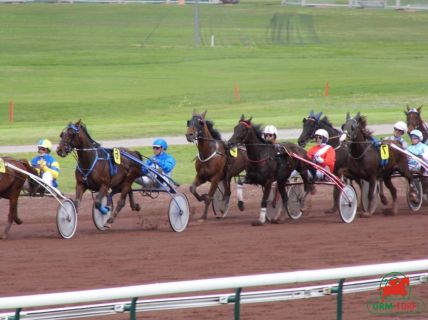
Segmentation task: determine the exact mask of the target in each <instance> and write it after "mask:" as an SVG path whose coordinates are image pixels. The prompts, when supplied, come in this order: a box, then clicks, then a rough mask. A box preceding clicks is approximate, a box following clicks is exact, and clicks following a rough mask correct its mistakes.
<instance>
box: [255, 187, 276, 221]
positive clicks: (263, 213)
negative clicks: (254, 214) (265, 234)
mask: <svg viewBox="0 0 428 320" xmlns="http://www.w3.org/2000/svg"><path fill="white" fill-rule="evenodd" d="M271 188H272V181H269V182H268V183H266V184H265V185H264V190H263V198H262V202H261V204H260V215H259V220H256V221H253V222H252V223H251V225H253V226H262V225H263V224H264V223H265V222H266V206H267V199H268V197H269V194H270V189H271Z"/></svg>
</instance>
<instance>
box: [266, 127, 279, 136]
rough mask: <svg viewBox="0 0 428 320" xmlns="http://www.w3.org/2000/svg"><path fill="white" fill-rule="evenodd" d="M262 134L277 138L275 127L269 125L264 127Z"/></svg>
mask: <svg viewBox="0 0 428 320" xmlns="http://www.w3.org/2000/svg"><path fill="white" fill-rule="evenodd" d="M263 134H274V135H276V136H278V130H277V129H276V128H275V126H272V125H269V126H266V127H265V130H264V131H263Z"/></svg>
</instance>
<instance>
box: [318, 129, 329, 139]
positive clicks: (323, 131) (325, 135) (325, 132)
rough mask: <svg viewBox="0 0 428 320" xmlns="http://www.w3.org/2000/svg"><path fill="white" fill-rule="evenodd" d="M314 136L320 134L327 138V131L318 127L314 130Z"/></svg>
mask: <svg viewBox="0 0 428 320" xmlns="http://www.w3.org/2000/svg"><path fill="white" fill-rule="evenodd" d="M315 136H321V137H324V138H326V139H328V132H327V131H325V130H324V129H318V130H317V131H315Z"/></svg>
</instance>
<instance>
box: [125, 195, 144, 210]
mask: <svg viewBox="0 0 428 320" xmlns="http://www.w3.org/2000/svg"><path fill="white" fill-rule="evenodd" d="M128 195H129V204H130V206H131V209H132V211H140V210H141V206H140V205H139V204H138V203H136V202H135V197H134V192H132V190H130V191H129V192H128Z"/></svg>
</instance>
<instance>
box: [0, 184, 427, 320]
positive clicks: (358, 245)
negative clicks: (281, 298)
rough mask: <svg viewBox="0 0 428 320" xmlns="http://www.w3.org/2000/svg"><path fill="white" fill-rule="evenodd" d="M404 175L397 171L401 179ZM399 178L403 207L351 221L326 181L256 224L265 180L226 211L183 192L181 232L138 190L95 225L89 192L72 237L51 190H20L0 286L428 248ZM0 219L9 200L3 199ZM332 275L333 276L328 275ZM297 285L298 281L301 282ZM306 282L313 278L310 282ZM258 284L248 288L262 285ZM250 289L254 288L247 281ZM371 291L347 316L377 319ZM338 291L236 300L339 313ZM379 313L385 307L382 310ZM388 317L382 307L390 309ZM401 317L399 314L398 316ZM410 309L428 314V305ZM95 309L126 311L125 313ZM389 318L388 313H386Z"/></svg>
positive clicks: (251, 270) (218, 314)
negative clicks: (269, 221) (61, 228)
mask: <svg viewBox="0 0 428 320" xmlns="http://www.w3.org/2000/svg"><path fill="white" fill-rule="evenodd" d="M400 180H401V179H400ZM400 183H401V188H400V190H401V192H400V197H399V208H400V210H399V214H398V215H396V216H386V215H383V214H382V210H381V208H380V210H378V212H377V213H376V214H375V215H374V216H373V217H371V218H356V220H355V221H354V222H353V223H351V224H344V223H342V222H341V220H340V218H339V216H338V215H337V214H336V215H327V214H324V213H323V211H324V210H325V209H328V208H329V207H330V204H331V193H332V190H331V187H322V186H320V187H317V188H318V190H317V194H316V195H314V196H312V200H311V201H312V210H311V211H310V213H309V214H308V215H306V216H303V217H302V218H301V219H300V220H298V221H291V220H290V219H287V220H286V222H285V223H284V224H281V225H265V226H262V227H252V226H251V225H250V223H251V221H252V220H254V219H256V218H257V217H258V212H259V201H260V197H261V189H260V188H256V187H253V186H246V189H245V200H246V210H245V211H244V212H239V211H238V209H237V208H236V200H235V197H233V198H232V200H231V201H232V207H231V213H230V214H229V216H228V217H227V218H226V219H223V220H219V219H215V218H213V214H212V211H210V214H209V219H208V220H207V221H206V222H203V223H200V222H198V217H199V215H200V213H201V209H202V205H201V204H200V203H196V201H195V199H194V198H193V196H192V195H189V193H188V192H187V190H188V186H182V187H180V190H182V191H183V192H185V193H186V194H187V196H188V198H189V201H190V206H191V213H192V215H191V221H190V223H189V226H188V228H187V229H186V230H185V231H184V232H182V233H175V232H172V231H171V229H170V228H169V225H168V220H167V205H168V204H169V198H167V197H166V196H165V195H161V196H160V198H159V199H157V200H150V199H147V198H144V199H142V198H141V197H140V196H138V200H140V201H139V202H140V204H142V206H143V209H142V211H140V213H138V214H137V213H135V212H131V210H130V208H129V206H127V207H126V208H124V210H123V211H122V213H121V215H120V216H119V217H118V219H117V220H116V222H115V224H114V227H113V229H112V230H109V231H104V232H101V231H98V230H96V229H95V227H94V225H93V223H92V218H91V207H92V201H91V198H90V196H89V195H87V196H86V198H85V201H84V202H83V204H82V206H81V208H80V213H79V216H78V227H77V232H76V235H75V236H74V238H72V239H70V240H62V239H60V238H59V237H58V235H57V232H56V223H55V214H56V207H57V204H56V202H55V201H54V200H53V199H52V198H47V197H45V198H21V199H20V203H19V206H20V207H19V209H20V210H19V211H20V216H21V218H22V219H23V220H24V224H22V225H19V226H18V225H13V227H12V229H11V232H10V236H9V239H8V240H5V241H0V248H1V249H0V250H1V260H2V263H1V267H0V283H1V289H0V296H2V297H6V296H13V295H24V294H35V293H52V292H63V291H74V290H86V289H96V288H108V287H117V286H127V285H137V284H148V283H155V282H167V281H176V280H191V279H205V278H213V277H223V276H236V275H249V274H260V273H271V272H286V271H296V270H308V269H320V268H332V267H342V266H352V265H362V264H374V263H383V262H398V261H404V260H413V259H424V258H427V248H428V246H427V245H428V240H427V232H426V231H427V225H428V208H427V207H425V208H424V207H423V208H422V210H421V211H420V212H418V213H410V212H409V210H408V209H407V205H406V200H405V192H404V190H405V189H404V184H403V183H402V182H401V181H400ZM0 205H1V210H2V215H1V217H0V221H1V226H2V228H3V225H4V222H5V220H6V214H5V212H6V210H7V201H6V200H2V201H1V202H0ZM328 283H332V282H331V281H330V282H328ZM305 285H306V284H303V285H300V284H299V285H297V286H296V285H295V286H294V287H300V286H305ZM307 285H311V283H308V284H307ZM258 289H259V288H256V289H254V290H258ZM251 291H253V290H251ZM412 295H413V296H415V297H418V298H420V299H422V300H423V301H424V302H425V304H426V307H428V286H427V285H426V284H425V285H419V286H414V287H412ZM376 296H378V293H376V292H373V291H372V292H366V293H358V294H349V295H345V297H344V319H379V318H381V317H379V316H376V315H371V314H370V313H369V311H368V309H367V303H368V300H369V299H371V298H373V297H376ZM335 301H336V300H335V296H328V297H323V298H314V299H304V300H297V301H292V302H277V303H259V304H251V305H248V304H246V305H242V307H241V319H251V320H253V319H254V320H255V319H269V320H279V319H281V320H282V319H335V316H336V309H335V308H336V304H335ZM138 318H141V319H233V306H232V305H230V306H224V307H217V308H201V309H187V310H179V311H163V312H157V313H152V312H150V313H144V314H138ZM383 318H385V317H383ZM387 318H388V317H387ZM395 318H397V317H395ZM405 318H406V319H410V318H412V319H414V318H418V319H427V318H428V311H424V312H423V313H422V314H420V315H412V316H407V317H405ZM97 319H129V316H128V315H124V314H122V315H120V314H119V315H117V316H106V317H102V318H101V317H100V318H97ZM388 319H391V317H389V318H388Z"/></svg>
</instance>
